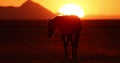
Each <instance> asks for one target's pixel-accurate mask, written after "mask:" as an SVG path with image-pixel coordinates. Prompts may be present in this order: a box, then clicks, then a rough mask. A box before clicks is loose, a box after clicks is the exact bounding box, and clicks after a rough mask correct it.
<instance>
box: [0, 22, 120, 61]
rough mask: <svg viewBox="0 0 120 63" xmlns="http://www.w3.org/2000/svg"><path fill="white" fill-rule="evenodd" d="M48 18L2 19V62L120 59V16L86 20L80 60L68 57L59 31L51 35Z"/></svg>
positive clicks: (0, 34) (0, 26)
mask: <svg viewBox="0 0 120 63" xmlns="http://www.w3.org/2000/svg"><path fill="white" fill-rule="evenodd" d="M47 22H48V21H46V20H1V21H0V62H1V63H120V50H119V49H120V46H119V44H120V20H82V31H81V37H80V40H79V44H78V45H79V47H78V55H77V59H76V60H72V59H71V56H70V59H68V60H65V59H64V49H63V43H62V41H61V39H60V36H59V33H55V35H54V37H53V38H52V39H48V38H47ZM70 51H71V50H70V45H69V52H70ZM70 54H71V53H70ZM70 54H69V55H70Z"/></svg>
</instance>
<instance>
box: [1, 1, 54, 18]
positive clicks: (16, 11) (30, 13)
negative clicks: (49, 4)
mask: <svg viewBox="0 0 120 63" xmlns="http://www.w3.org/2000/svg"><path fill="white" fill-rule="evenodd" d="M54 16H56V15H55V14H54V13H52V12H51V11H49V10H48V9H46V8H44V7H43V6H41V5H40V4H38V3H35V2H33V1H31V0H28V1H26V2H25V3H23V5H22V6H21V7H12V6H9V7H2V6H0V19H2V20H39V19H41V20H42V19H48V18H53V17H54Z"/></svg>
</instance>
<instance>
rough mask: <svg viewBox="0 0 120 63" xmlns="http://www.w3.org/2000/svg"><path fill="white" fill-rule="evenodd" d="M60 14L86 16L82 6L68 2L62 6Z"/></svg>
mask: <svg viewBox="0 0 120 63" xmlns="http://www.w3.org/2000/svg"><path fill="white" fill-rule="evenodd" d="M58 13H59V14H60V16H63V15H76V16H78V17H84V12H83V10H82V8H81V7H79V6H78V5H75V4H67V5H64V6H63V7H61V8H60V9H59V11H58Z"/></svg>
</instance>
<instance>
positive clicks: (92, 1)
mask: <svg viewBox="0 0 120 63" xmlns="http://www.w3.org/2000/svg"><path fill="white" fill-rule="evenodd" d="M25 1H26V0H0V6H15V7H19V6H21V5H22V4H23V3H24V2H25ZM33 1H34V2H37V3H39V4H41V5H42V6H44V7H45V8H47V9H49V10H50V11H52V12H54V13H57V11H58V9H59V8H60V7H62V6H63V5H65V4H68V3H74V4H77V5H79V6H80V7H81V8H83V10H84V13H85V15H111V16H113V15H117V16H120V12H119V11H120V5H119V2H120V0H33Z"/></svg>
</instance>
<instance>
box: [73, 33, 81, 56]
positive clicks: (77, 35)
mask: <svg viewBox="0 0 120 63" xmlns="http://www.w3.org/2000/svg"><path fill="white" fill-rule="evenodd" d="M79 39H80V33H79V32H78V33H75V34H74V49H75V50H74V53H75V54H74V55H75V57H74V58H76V56H77V48H78V41H79Z"/></svg>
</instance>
